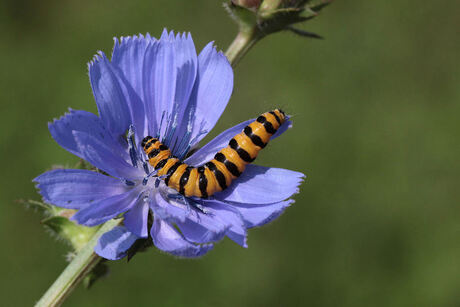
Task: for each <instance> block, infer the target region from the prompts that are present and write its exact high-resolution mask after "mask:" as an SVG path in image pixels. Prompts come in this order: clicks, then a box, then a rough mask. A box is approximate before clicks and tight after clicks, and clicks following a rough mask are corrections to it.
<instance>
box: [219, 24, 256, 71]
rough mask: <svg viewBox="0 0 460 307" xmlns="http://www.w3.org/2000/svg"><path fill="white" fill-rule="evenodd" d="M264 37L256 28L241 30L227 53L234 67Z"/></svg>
mask: <svg viewBox="0 0 460 307" xmlns="http://www.w3.org/2000/svg"><path fill="white" fill-rule="evenodd" d="M262 37H263V33H261V32H260V30H259V29H258V28H257V27H256V26H254V27H252V28H245V29H241V30H240V31H239V32H238V34H237V36H236V37H235V39H234V40H233V42H232V43H231V44H230V46H229V47H228V49H227V51H226V52H225V55H226V56H227V58H228V61H229V62H230V64H231V65H232V67H235V66H236V64H238V62H239V61H240V60H241V59H242V58H243V56H244V55H245V54H246V53H247V52H248V51H249V49H251V47H252V46H254V44H255V43H257V42H258V41H259V40H260V39H261V38H262Z"/></svg>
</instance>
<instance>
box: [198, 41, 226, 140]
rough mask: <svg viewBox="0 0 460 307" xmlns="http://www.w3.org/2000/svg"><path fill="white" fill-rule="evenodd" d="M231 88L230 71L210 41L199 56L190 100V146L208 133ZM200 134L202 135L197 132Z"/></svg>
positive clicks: (222, 109)
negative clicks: (191, 115) (191, 112)
mask: <svg viewBox="0 0 460 307" xmlns="http://www.w3.org/2000/svg"><path fill="white" fill-rule="evenodd" d="M232 90H233V70H232V67H231V66H230V63H229V62H228V60H227V58H226V57H225V55H224V54H223V53H222V52H217V51H216V49H215V48H214V47H213V43H212V42H211V43H209V44H208V45H206V47H204V48H203V50H202V51H201V53H200V55H199V56H198V74H197V80H196V82H195V88H194V95H193V96H192V98H191V99H195V101H193V102H191V103H192V104H195V105H196V112H195V119H194V123H193V128H192V139H194V142H193V143H192V144H191V145H192V146H193V145H195V144H197V143H198V142H199V141H200V140H201V139H202V138H203V137H204V136H205V135H206V133H203V132H205V131H206V132H209V131H211V129H212V128H213V127H214V125H215V124H216V122H217V120H218V119H219V118H220V116H221V114H222V112H223V111H224V110H225V107H226V106H227V103H228V100H229V99H230V95H231V94H232ZM200 134H201V135H200Z"/></svg>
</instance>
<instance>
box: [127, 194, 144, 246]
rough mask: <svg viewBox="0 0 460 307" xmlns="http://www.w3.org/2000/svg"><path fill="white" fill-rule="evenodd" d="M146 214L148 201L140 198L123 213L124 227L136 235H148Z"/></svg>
mask: <svg viewBox="0 0 460 307" xmlns="http://www.w3.org/2000/svg"><path fill="white" fill-rule="evenodd" d="M148 214H149V205H148V203H147V202H145V201H143V200H142V199H140V200H139V201H138V202H137V204H136V205H134V207H132V208H131V209H130V210H129V211H128V212H126V213H125V215H124V218H125V219H124V224H125V226H126V228H128V229H129V231H131V232H132V233H134V234H135V235H136V236H138V237H142V238H146V237H147V236H148V229H147V222H148Z"/></svg>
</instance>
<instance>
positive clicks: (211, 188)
mask: <svg viewBox="0 0 460 307" xmlns="http://www.w3.org/2000/svg"><path fill="white" fill-rule="evenodd" d="M285 121H286V115H285V113H284V112H283V111H282V110H280V109H275V110H273V111H269V112H266V113H263V114H262V115H260V116H259V117H257V119H256V120H255V121H253V122H252V123H251V124H249V125H247V126H246V127H245V128H244V129H243V131H242V132H241V133H239V134H237V135H235V136H234V137H233V138H232V139H231V140H230V142H229V143H228V146H227V147H225V148H223V149H221V150H220V151H219V152H218V153H216V154H215V156H214V159H212V160H211V161H209V162H206V163H204V164H203V165H202V166H199V167H192V166H189V165H187V164H186V163H184V162H182V161H181V160H179V159H178V158H177V157H175V156H173V155H172V154H171V150H170V149H169V148H168V146H166V145H164V144H162V143H161V142H160V141H159V140H158V138H154V137H151V136H146V137H145V138H144V139H143V140H142V143H141V146H142V147H143V149H144V152H145V154H146V155H147V157H148V159H149V164H150V165H151V166H152V167H153V168H154V169H155V171H157V176H162V177H163V178H164V182H165V184H166V185H167V186H168V187H170V188H172V189H174V190H176V191H177V192H179V193H180V194H182V195H185V196H187V197H192V196H195V197H199V198H208V197H209V196H211V195H213V194H214V193H216V192H220V191H222V190H224V189H226V188H227V187H228V186H230V184H231V183H232V181H233V180H234V179H236V178H238V177H239V176H240V175H241V174H242V173H243V172H244V170H245V168H246V165H247V164H249V163H251V162H253V161H254V160H255V159H256V157H257V155H258V154H259V151H260V150H261V149H262V148H264V147H265V146H266V145H267V143H268V141H269V140H270V137H271V136H272V135H273V134H275V133H276V131H277V130H278V128H279V127H280V126H281V125H282V124H283V123H284V122H285Z"/></svg>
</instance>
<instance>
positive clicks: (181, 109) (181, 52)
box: [166, 33, 198, 151]
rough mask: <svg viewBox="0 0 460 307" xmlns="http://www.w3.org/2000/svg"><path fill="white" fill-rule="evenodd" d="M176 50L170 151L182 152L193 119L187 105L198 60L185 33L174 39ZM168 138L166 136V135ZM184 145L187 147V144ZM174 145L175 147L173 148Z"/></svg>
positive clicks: (189, 37) (193, 46)
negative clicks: (175, 81) (172, 129)
mask: <svg viewBox="0 0 460 307" xmlns="http://www.w3.org/2000/svg"><path fill="white" fill-rule="evenodd" d="M175 48H176V66H177V85H176V93H175V99H174V100H175V108H174V110H173V115H172V118H173V121H172V125H173V127H174V126H175V128H174V129H175V133H173V135H172V137H171V143H170V145H171V148H172V150H173V151H174V150H178V151H181V150H182V151H183V150H184V148H181V146H180V145H181V141H182V139H183V138H184V137H186V138H187V137H191V134H190V133H189V129H192V127H191V126H189V123H190V121H191V120H192V119H193V117H194V115H195V114H194V112H193V110H194V107H193V105H191V104H189V101H190V95H191V94H192V90H193V87H194V84H195V79H196V74H197V66H198V63H197V61H198V58H197V55H196V50H195V45H194V44H193V40H192V37H191V36H190V34H188V35H186V34H185V33H184V34H182V36H180V34H177V36H176V38H175ZM166 137H168V135H166ZM185 143H186V142H184V145H183V146H182V147H185V145H189V144H188V143H187V144H185ZM174 145H176V146H174Z"/></svg>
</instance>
